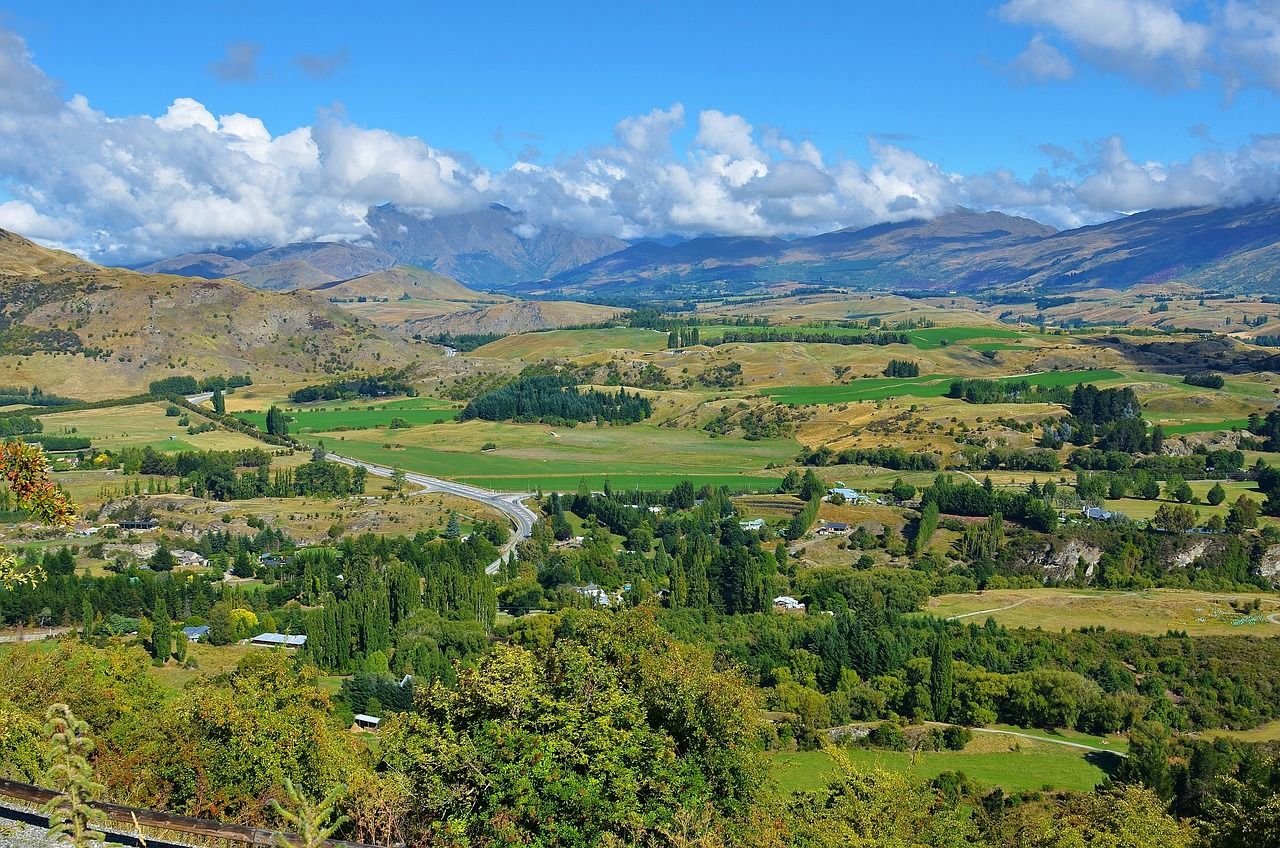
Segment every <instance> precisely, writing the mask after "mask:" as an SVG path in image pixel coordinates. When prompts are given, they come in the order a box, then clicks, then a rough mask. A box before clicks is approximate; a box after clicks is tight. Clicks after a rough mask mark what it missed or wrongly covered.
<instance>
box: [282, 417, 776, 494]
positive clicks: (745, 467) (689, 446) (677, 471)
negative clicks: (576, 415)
mask: <svg viewBox="0 0 1280 848" xmlns="http://www.w3.org/2000/svg"><path fill="white" fill-rule="evenodd" d="M321 437H323V439H324V441H325V444H326V445H327V446H328V447H329V448H330V449H331V450H334V451H337V452H340V453H343V454H346V455H348V456H353V457H355V458H357V459H363V460H366V461H369V462H377V463H380V464H383V465H387V466H391V467H398V468H403V469H405V470H408V471H417V472H420V473H422V474H430V475H432V476H436V477H446V478H449V479H455V480H462V481H465V482H468V483H474V484H477V485H481V486H486V487H488V488H492V489H498V490H502V491H515V490H521V491H532V490H534V489H537V488H538V487H542V488H543V489H547V490H559V491H572V490H574V489H576V488H577V486H578V481H579V480H580V479H585V480H586V481H587V483H588V485H590V486H591V487H592V488H593V489H600V488H602V487H603V485H604V481H605V480H608V481H609V482H610V484H611V485H612V486H613V487H614V488H630V487H638V488H648V489H665V488H670V487H671V486H673V485H675V484H676V483H678V482H680V481H681V480H685V479H688V480H690V481H692V482H693V483H694V484H695V485H702V484H710V485H715V486H720V485H724V486H730V487H732V488H735V489H737V488H742V489H751V490H755V491H762V490H764V491H767V490H772V489H774V488H776V487H777V478H778V476H779V475H776V474H775V473H773V472H765V470H764V468H765V466H766V465H769V464H785V463H788V462H790V461H791V460H792V459H793V458H794V457H795V455H796V454H797V453H798V452H799V450H800V446H799V444H798V443H797V442H795V441H794V440H791V439H761V440H759V441H755V442H749V441H746V440H745V439H737V438H712V437H711V435H710V434H708V433H706V432H704V431H702V430H689V429H681V428H674V427H658V426H656V425H653V424H633V425H629V426H626V427H597V426H595V425H580V426H578V427H550V426H548V425H545V424H507V423H500V422H488V421H467V422H464V423H446V424H436V425H433V426H429V427H413V428H410V429H408V430H399V431H396V432H395V433H394V434H393V435H390V436H388V435H387V434H386V433H385V432H383V431H367V430H366V431H350V432H345V433H326V434H313V435H309V436H308V437H307V438H308V440H311V441H314V440H316V439H318V438H321ZM489 442H492V443H493V444H495V445H496V446H497V447H496V448H495V449H493V450H487V451H483V450H481V448H482V447H484V446H485V445H486V444H488V443H489Z"/></svg>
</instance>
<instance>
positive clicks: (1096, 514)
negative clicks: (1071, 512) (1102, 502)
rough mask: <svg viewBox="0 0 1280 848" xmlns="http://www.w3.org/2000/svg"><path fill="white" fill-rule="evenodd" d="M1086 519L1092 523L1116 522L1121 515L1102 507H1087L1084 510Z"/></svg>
mask: <svg viewBox="0 0 1280 848" xmlns="http://www.w3.org/2000/svg"><path fill="white" fill-rule="evenodd" d="M1084 517H1085V518H1088V519H1089V520H1090V521H1116V520H1118V519H1119V518H1120V517H1121V515H1120V513H1118V512H1112V511H1111V510H1109V509H1103V508H1102V507H1100V506H1087V507H1085V508H1084Z"/></svg>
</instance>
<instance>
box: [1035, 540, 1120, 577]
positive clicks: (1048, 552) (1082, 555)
mask: <svg viewBox="0 0 1280 848" xmlns="http://www.w3.org/2000/svg"><path fill="white" fill-rule="evenodd" d="M1100 559H1102V548H1099V547H1097V546H1095V545H1089V544H1086V543H1084V542H1080V541H1077V540H1074V539H1072V540H1071V541H1068V542H1067V543H1065V544H1063V545H1061V546H1056V545H1052V544H1045V545H1042V546H1040V547H1038V548H1033V549H1031V550H1030V551H1028V552H1027V553H1025V554H1024V555H1023V560H1024V562H1025V564H1026V565H1027V566H1030V567H1032V568H1039V569H1040V572H1041V574H1043V576H1044V581H1045V582H1046V583H1061V582H1065V581H1068V580H1075V579H1076V578H1077V576H1079V572H1080V569H1081V568H1083V569H1084V574H1083V576H1084V578H1085V579H1086V580H1088V579H1089V578H1091V577H1093V572H1094V569H1096V568H1097V567H1098V560H1100Z"/></svg>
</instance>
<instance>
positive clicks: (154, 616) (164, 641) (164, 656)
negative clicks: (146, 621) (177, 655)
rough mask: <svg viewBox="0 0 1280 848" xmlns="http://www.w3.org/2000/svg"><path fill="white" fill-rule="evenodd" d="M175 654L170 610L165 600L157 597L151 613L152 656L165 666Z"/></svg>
mask: <svg viewBox="0 0 1280 848" xmlns="http://www.w3.org/2000/svg"><path fill="white" fill-rule="evenodd" d="M172 654H173V628H172V625H171V624H170V622H169V610H168V609H167V608H166V607H165V603H164V598H162V597H160V596H159V595H156V606H155V609H154V610H153V611H152V613H151V656H153V657H155V660H156V662H158V663H161V664H164V663H166V662H168V661H169V657H170V656H171V655H172Z"/></svg>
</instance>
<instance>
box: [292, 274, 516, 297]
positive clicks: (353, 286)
mask: <svg viewBox="0 0 1280 848" xmlns="http://www.w3.org/2000/svg"><path fill="white" fill-rule="evenodd" d="M311 288H312V289H313V290H314V291H317V292H321V293H322V294H324V296H325V297H331V298H348V297H351V298H355V297H385V298H389V299H391V300H399V299H401V298H404V297H407V298H409V299H412V300H456V301H463V302H466V303H505V302H507V301H509V300H511V298H509V297H506V296H504V295H496V294H487V293H481V292H478V291H473V290H471V289H469V288H467V287H466V286H464V285H463V284H462V283H460V282H458V281H457V280H455V279H453V278H452V277H446V276H445V275H444V274H437V273H436V272H435V271H428V270H426V269H425V268H416V267H414V266H412V265H397V266H396V267H394V268H388V269H387V270H385V271H376V272H374V273H372V274H365V275H364V276H362V277H356V278H355V279H351V280H339V281H336V282H329V283H323V284H321V285H317V286H312V287H311Z"/></svg>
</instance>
